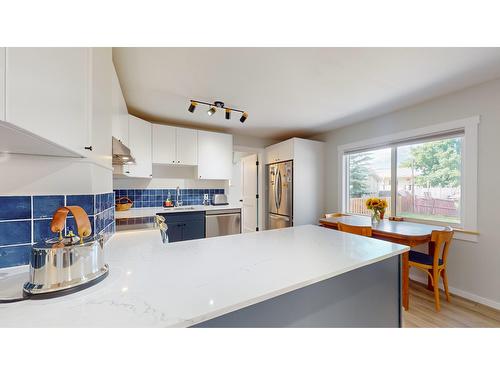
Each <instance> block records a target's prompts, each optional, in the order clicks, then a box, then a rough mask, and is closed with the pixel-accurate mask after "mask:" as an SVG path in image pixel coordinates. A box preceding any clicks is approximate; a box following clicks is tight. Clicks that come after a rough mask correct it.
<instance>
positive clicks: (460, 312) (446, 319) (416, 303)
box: [403, 281, 500, 328]
mask: <svg viewBox="0 0 500 375" xmlns="http://www.w3.org/2000/svg"><path fill="white" fill-rule="evenodd" d="M440 297H441V299H440V300H441V311H440V312H439V313H438V312H436V310H435V309H434V295H433V292H431V291H430V290H427V288H426V286H425V285H424V284H421V283H418V282H415V281H410V308H409V310H408V311H404V312H403V327H405V328H416V327H429V328H432V327H442V328H453V327H475V328H481V327H488V328H492V327H500V311H499V310H495V309H493V308H491V307H488V306H484V305H481V304H479V303H476V302H472V301H469V300H467V299H465V298H462V297H458V296H455V295H453V294H452V295H451V302H446V297H445V295H444V292H443V291H441V295H440Z"/></svg>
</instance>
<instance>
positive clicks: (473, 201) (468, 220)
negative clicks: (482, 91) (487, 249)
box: [338, 116, 481, 242]
mask: <svg viewBox="0 0 500 375" xmlns="http://www.w3.org/2000/svg"><path fill="white" fill-rule="evenodd" d="M480 120H481V118H480V116H472V117H468V118H464V119H460V120H454V121H449V122H444V123H440V124H435V125H429V126H424V127H420V128H415V129H412V130H408V131H402V132H398V133H392V134H388V135H384V136H381V137H376V138H371V139H366V140H363V141H359V142H353V143H348V144H344V145H340V146H338V163H339V164H338V167H339V169H338V170H339V172H340V173H339V176H338V178H339V181H338V183H339V196H338V202H339V205H338V207H340V208H341V210H342V212H346V209H347V207H346V200H345V199H344V197H345V196H346V194H347V191H346V187H347V185H346V173H345V171H346V170H347V169H346V166H347V164H346V163H347V160H346V159H347V158H345V157H344V154H345V153H346V152H349V151H353V150H358V149H359V150H361V149H368V148H381V147H384V146H390V145H391V144H393V143H395V142H400V141H404V140H411V139H413V138H419V137H426V136H433V135H436V136H437V135H440V134H444V133H448V132H453V131H463V132H464V134H465V136H464V141H463V144H462V163H463V167H462V186H461V189H462V193H461V194H462V196H463V199H462V202H463V207H461V211H462V212H461V215H462V225H463V228H460V229H459V231H457V232H455V238H457V239H461V240H466V241H473V242H477V240H478V238H477V236H478V234H475V233H476V232H477V231H478V228H477V169H478V156H477V152H478V126H479V123H480ZM405 220H407V221H413V222H425V223H430V221H421V220H411V219H405ZM436 224H438V225H439V223H436ZM460 230H463V231H465V232H473V233H464V232H461V231H460Z"/></svg>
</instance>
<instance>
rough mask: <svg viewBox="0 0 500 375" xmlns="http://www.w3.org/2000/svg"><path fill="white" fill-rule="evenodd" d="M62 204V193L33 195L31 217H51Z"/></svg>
mask: <svg viewBox="0 0 500 375" xmlns="http://www.w3.org/2000/svg"><path fill="white" fill-rule="evenodd" d="M62 206H64V195H35V196H34V197H33V218H35V219H40V218H52V216H53V215H54V213H55V212H56V210H57V209H58V208H59V207H62Z"/></svg>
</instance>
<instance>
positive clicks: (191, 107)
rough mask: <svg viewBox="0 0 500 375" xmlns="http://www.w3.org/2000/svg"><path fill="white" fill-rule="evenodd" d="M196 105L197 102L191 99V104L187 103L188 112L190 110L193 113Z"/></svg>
mask: <svg viewBox="0 0 500 375" xmlns="http://www.w3.org/2000/svg"><path fill="white" fill-rule="evenodd" d="M197 105H198V103H197V102H193V101H192V100H191V104H190V105H189V108H188V111H189V112H191V113H193V112H194V110H195V109H196V106H197Z"/></svg>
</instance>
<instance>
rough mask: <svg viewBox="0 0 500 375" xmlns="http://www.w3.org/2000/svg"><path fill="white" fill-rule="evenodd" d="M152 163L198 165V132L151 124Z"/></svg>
mask: <svg viewBox="0 0 500 375" xmlns="http://www.w3.org/2000/svg"><path fill="white" fill-rule="evenodd" d="M152 143H153V163H154V164H170V165H192V166H196V165H197V164H198V130H194V129H186V128H178V127H175V126H168V125H160V124H153V141H152Z"/></svg>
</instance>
